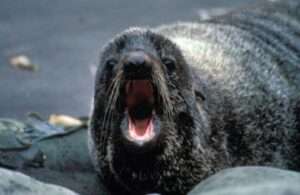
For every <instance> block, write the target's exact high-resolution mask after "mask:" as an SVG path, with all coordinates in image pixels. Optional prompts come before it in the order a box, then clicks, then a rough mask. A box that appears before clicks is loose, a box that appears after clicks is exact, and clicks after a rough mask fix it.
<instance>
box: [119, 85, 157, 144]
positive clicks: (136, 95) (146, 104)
mask: <svg viewBox="0 0 300 195" xmlns="http://www.w3.org/2000/svg"><path fill="white" fill-rule="evenodd" d="M125 87H126V110H127V111H128V113H129V117H128V124H129V125H128V131H129V135H130V137H131V138H132V139H135V140H138V141H148V140H150V139H152V138H153V137H154V135H155V133H154V125H153V114H154V112H155V110H154V103H155V97H154V87H153V85H152V83H151V81H150V80H128V81H127V82H126V84H125Z"/></svg>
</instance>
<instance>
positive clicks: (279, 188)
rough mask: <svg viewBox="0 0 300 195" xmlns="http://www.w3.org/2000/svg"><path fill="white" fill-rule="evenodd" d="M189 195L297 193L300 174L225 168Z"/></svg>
mask: <svg viewBox="0 0 300 195" xmlns="http://www.w3.org/2000/svg"><path fill="white" fill-rule="evenodd" d="M188 195H300V173H297V172H292V171H286V170H281V169H275V168H267V167H240V168H233V169H226V170H223V171H221V172H219V173H217V174H215V175H213V176H211V177H209V178H208V179H206V180H204V181H203V182H201V183H200V184H199V185H197V186H196V187H195V188H194V189H193V190H192V191H191V192H190V193H189V194H188Z"/></svg>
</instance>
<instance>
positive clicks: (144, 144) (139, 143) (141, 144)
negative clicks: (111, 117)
mask: <svg viewBox="0 0 300 195" xmlns="http://www.w3.org/2000/svg"><path fill="white" fill-rule="evenodd" d="M151 120H152V125H153V130H152V132H151V136H150V137H147V139H136V138H134V137H133V136H132V135H131V133H130V132H129V120H128V116H126V117H124V118H123V121H122V124H121V133H122V135H121V136H122V140H123V143H124V144H125V146H126V147H127V146H128V147H130V148H136V150H139V149H141V151H143V150H142V148H148V149H151V148H153V147H155V146H156V142H157V141H158V139H159V137H160V122H159V120H158V118H157V117H156V116H153V117H152V119H151Z"/></svg>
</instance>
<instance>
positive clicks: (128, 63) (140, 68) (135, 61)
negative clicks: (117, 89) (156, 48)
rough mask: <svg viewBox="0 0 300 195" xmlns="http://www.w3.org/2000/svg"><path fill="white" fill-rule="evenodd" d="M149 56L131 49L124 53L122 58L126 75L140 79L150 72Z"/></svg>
mask: <svg viewBox="0 0 300 195" xmlns="http://www.w3.org/2000/svg"><path fill="white" fill-rule="evenodd" d="M148 58H149V57H148V56H147V54H146V53H145V52H143V51H133V52H130V53H128V54H127V55H126V57H125V59H124V65H123V66H124V73H125V75H126V76H127V77H141V79H143V78H145V77H147V75H150V74H151V64H150V62H149V60H147V59H148Z"/></svg>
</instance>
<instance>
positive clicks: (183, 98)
mask: <svg viewBox="0 0 300 195" xmlns="http://www.w3.org/2000/svg"><path fill="white" fill-rule="evenodd" d="M275 10H276V11H275ZM299 10H300V1H296V0H287V1H281V2H276V3H266V4H264V5H263V6H262V5H261V6H257V7H255V8H251V9H245V10H242V11H239V12H233V13H230V14H228V15H226V16H222V17H219V18H214V19H212V20H209V21H204V22H199V23H181V24H176V25H171V26H162V27H160V28H158V29H153V30H146V29H140V28H134V29H129V30H127V31H125V32H124V33H122V34H120V35H118V36H117V37H115V38H114V39H113V40H112V41H111V42H110V43H109V44H108V45H107V46H105V47H104V50H103V53H102V57H101V62H100V66H99V70H98V73H97V77H96V85H95V97H94V107H93V112H92V118H91V126H90V131H89V134H90V135H89V138H90V140H89V141H90V151H91V156H92V159H93V162H94V163H95V167H96V169H97V171H99V173H100V175H101V178H102V180H103V182H104V183H105V184H106V185H107V187H108V189H109V190H110V191H111V192H112V193H113V194H127V193H128V194H142V193H150V192H157V193H162V194H185V193H187V192H188V191H189V190H190V189H191V188H192V187H193V186H194V185H195V184H197V183H199V182H200V181H201V180H202V179H204V178H206V177H207V176H209V175H211V174H213V173H214V172H216V171H218V170H220V169H223V168H226V167H234V166H240V165H266V166H273V167H280V168H287V169H292V170H300V144H299V143H300V130H299V129H300V95H299V92H300V22H299V21H300V12H299ZM136 48H139V49H143V50H145V51H146V52H148V53H150V54H151V55H153V56H154V57H155V58H157V60H160V59H161V58H162V57H163V56H165V55H167V56H168V55H171V56H172V57H174V58H175V60H176V65H177V67H176V70H175V72H173V73H168V71H167V70H166V68H165V67H160V68H158V69H157V70H158V72H159V73H158V74H159V75H160V76H163V78H164V79H165V81H164V82H165V83H164V86H165V87H167V95H166V96H168V97H169V98H170V99H169V100H167V102H169V103H171V104H172V105H165V104H164V106H165V107H164V109H169V108H170V106H172V113H171V115H168V114H164V115H163V116H162V118H161V121H162V127H161V129H162V134H163V136H162V137H161V140H159V142H158V145H157V147H156V148H155V150H151V152H147V151H146V152H144V153H143V152H142V153H139V152H131V151H127V150H125V149H124V145H123V144H124V143H123V142H122V141H121V139H122V138H121V137H120V126H121V124H120V123H121V122H120V121H121V118H122V116H121V115H120V114H118V113H117V112H116V111H115V109H117V106H115V107H112V108H111V109H110V110H109V111H108V112H109V113H110V116H109V119H108V120H105V119H104V117H105V115H106V114H105V111H106V110H107V105H108V102H109V98H110V97H112V96H113V95H111V94H110V93H111V90H108V88H109V87H108V86H110V85H111V83H112V79H113V78H116V74H114V71H115V72H118V71H117V70H114V69H113V70H110V71H109V70H107V68H108V67H107V66H106V65H105V62H106V61H107V59H109V58H110V57H116V56H120V55H122V53H124V52H126V51H130V50H132V49H136ZM110 68H111V67H110ZM162 86H163V85H162ZM116 95H117V94H116ZM104 121H106V122H105V123H107V124H108V125H107V126H105V125H103V124H104Z"/></svg>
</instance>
